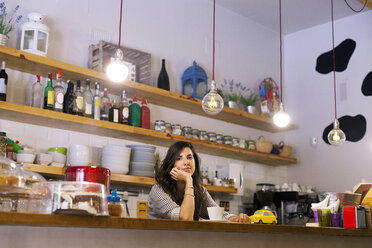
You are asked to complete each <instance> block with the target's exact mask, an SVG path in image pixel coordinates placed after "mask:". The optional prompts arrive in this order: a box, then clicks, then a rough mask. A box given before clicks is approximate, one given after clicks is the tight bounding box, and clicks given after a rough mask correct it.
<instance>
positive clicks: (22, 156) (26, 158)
mask: <svg viewBox="0 0 372 248" xmlns="http://www.w3.org/2000/svg"><path fill="white" fill-rule="evenodd" d="M34 160H35V155H34V154H28V153H17V162H21V163H33V162H34Z"/></svg>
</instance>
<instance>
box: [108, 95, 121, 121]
mask: <svg viewBox="0 0 372 248" xmlns="http://www.w3.org/2000/svg"><path fill="white" fill-rule="evenodd" d="M109 121H111V122H115V123H119V109H118V108H117V107H116V100H115V99H114V100H113V101H112V106H111V108H110V110H109Z"/></svg>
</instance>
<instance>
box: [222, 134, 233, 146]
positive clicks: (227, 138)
mask: <svg viewBox="0 0 372 248" xmlns="http://www.w3.org/2000/svg"><path fill="white" fill-rule="evenodd" d="M222 140H223V143H224V144H225V145H230V146H231V145H232V138H231V136H229V135H226V136H223V138H222Z"/></svg>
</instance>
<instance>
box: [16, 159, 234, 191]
mask: <svg viewBox="0 0 372 248" xmlns="http://www.w3.org/2000/svg"><path fill="white" fill-rule="evenodd" d="M23 165H24V169H25V170H29V171H34V172H37V173H40V174H44V175H51V176H59V177H61V176H63V175H65V168H60V167H54V166H47V165H40V164H29V163H24V164H23ZM110 180H111V182H112V183H117V184H129V185H139V186H145V187H151V186H153V185H154V184H156V181H155V179H154V178H151V177H139V176H131V175H123V174H115V173H112V174H111V178H110ZM204 187H205V188H206V189H207V190H208V191H209V192H216V193H227V194H234V193H236V192H237V189H236V188H231V187H221V186H213V185H204Z"/></svg>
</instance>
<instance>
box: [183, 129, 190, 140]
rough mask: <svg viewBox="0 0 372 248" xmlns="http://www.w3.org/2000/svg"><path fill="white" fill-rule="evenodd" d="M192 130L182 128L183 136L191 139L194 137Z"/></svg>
mask: <svg viewBox="0 0 372 248" xmlns="http://www.w3.org/2000/svg"><path fill="white" fill-rule="evenodd" d="M191 130H192V128H191V127H183V128H182V135H183V136H186V137H189V138H191V137H192V133H191Z"/></svg>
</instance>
